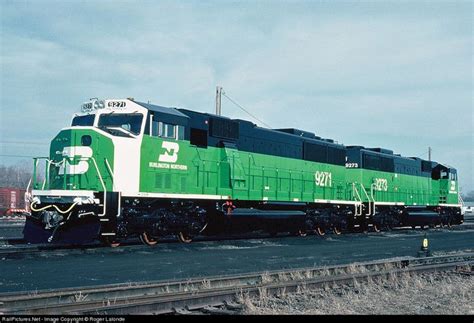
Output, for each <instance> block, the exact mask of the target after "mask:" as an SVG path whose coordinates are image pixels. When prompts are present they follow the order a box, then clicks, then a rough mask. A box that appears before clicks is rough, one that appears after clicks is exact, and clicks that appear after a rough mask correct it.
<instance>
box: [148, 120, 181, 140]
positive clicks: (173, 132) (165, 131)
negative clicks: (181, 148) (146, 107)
mask: <svg viewBox="0 0 474 323" xmlns="http://www.w3.org/2000/svg"><path fill="white" fill-rule="evenodd" d="M150 135H151V136H152V137H160V138H164V139H174V140H183V139H184V127H183V126H180V125H177V124H172V123H168V122H163V121H160V120H159V118H158V117H157V116H156V115H153V114H152V115H151V123H150Z"/></svg>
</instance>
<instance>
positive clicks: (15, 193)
mask: <svg viewBox="0 0 474 323" xmlns="http://www.w3.org/2000/svg"><path fill="white" fill-rule="evenodd" d="M25 211H26V210H25V190H24V189H19V188H14V187H0V216H8V215H14V214H12V213H21V212H25Z"/></svg>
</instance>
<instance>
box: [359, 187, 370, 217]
mask: <svg viewBox="0 0 474 323" xmlns="http://www.w3.org/2000/svg"><path fill="white" fill-rule="evenodd" d="M359 184H360V187H361V188H362V192H364V194H365V197H367V201H369V213H368V214H366V215H372V208H371V207H370V203H371V201H370V197H369V194H367V191H366V190H365V187H364V185H362V183H359Z"/></svg>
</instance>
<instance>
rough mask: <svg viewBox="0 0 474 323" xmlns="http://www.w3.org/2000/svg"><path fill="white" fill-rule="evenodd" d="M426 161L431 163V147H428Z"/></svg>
mask: <svg viewBox="0 0 474 323" xmlns="http://www.w3.org/2000/svg"><path fill="white" fill-rule="evenodd" d="M428 160H429V161H431V147H428Z"/></svg>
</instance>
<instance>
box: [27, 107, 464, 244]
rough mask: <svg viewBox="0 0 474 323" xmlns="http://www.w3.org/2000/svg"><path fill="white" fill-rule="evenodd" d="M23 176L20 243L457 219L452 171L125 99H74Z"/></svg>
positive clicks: (149, 239) (147, 239)
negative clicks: (65, 122)
mask: <svg viewBox="0 0 474 323" xmlns="http://www.w3.org/2000/svg"><path fill="white" fill-rule="evenodd" d="M40 167H44V169H45V178H44V180H42V181H40V180H36V179H37V177H38V176H37V173H38V172H39V169H40ZM33 179H34V180H33V184H32V192H31V216H28V218H27V221H26V224H25V228H24V237H25V239H26V240H27V241H28V242H30V243H43V242H65V243H74V244H81V243H86V242H90V241H94V240H101V241H103V242H105V243H107V244H110V245H113V246H116V245H118V244H119V243H120V241H123V240H125V239H126V238H127V237H133V236H135V237H136V236H138V237H139V238H140V239H141V241H143V242H144V243H145V244H149V245H153V244H155V243H156V242H157V240H158V239H159V238H161V237H165V236H170V235H175V236H177V237H178V238H179V239H180V240H181V241H183V242H189V241H191V239H192V237H193V236H196V235H200V234H209V235H216V234H227V233H236V232H247V231H255V230H264V231H266V232H268V233H270V234H276V233H278V232H291V233H294V234H299V235H305V234H307V233H316V234H319V235H323V234H325V233H326V232H327V231H333V232H334V233H336V234H339V233H341V232H344V231H358V230H369V229H371V230H375V231H378V230H381V229H390V228H393V227H397V226H413V227H415V226H421V227H424V226H435V225H453V224H460V223H462V222H463V215H462V214H461V204H460V202H459V192H458V182H457V173H456V170H455V169H454V168H452V167H449V166H446V165H443V164H440V163H437V162H433V161H427V160H422V159H419V158H407V157H403V156H400V155H396V154H393V152H392V151H390V150H387V149H382V148H365V147H362V146H344V145H341V144H337V143H335V142H334V141H333V140H330V139H323V138H320V137H317V136H316V135H315V134H314V133H311V132H307V131H302V130H298V129H266V128H261V127H258V126H256V125H255V124H253V123H251V122H249V121H245V120H240V119H236V120H233V119H229V118H226V117H222V116H217V115H213V114H206V113H200V112H196V111H191V110H186V109H177V108H166V107H161V106H157V105H152V104H148V103H142V102H138V101H135V100H133V99H121V100H91V102H87V103H85V104H83V105H82V109H81V113H79V114H76V115H75V116H74V117H73V119H72V124H71V126H70V127H67V128H64V129H62V130H61V131H60V132H59V134H58V135H57V136H56V137H55V138H54V139H53V140H52V142H51V147H50V155H49V157H47V158H46V157H43V158H35V159H34V176H33Z"/></svg>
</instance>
